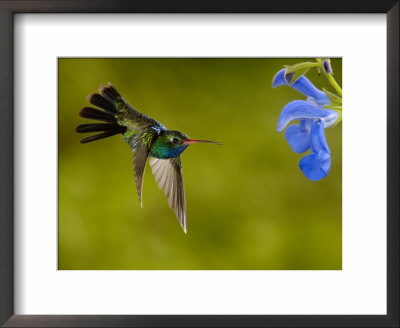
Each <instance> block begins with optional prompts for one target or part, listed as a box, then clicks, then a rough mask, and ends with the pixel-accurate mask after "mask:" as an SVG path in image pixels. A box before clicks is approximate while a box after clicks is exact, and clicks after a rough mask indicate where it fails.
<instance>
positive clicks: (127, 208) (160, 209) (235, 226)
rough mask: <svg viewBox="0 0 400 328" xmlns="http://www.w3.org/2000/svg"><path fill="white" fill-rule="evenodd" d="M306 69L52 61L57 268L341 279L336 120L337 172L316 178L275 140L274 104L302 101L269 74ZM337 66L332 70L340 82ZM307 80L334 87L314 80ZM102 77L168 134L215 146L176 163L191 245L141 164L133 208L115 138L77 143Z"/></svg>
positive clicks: (336, 154)
mask: <svg viewBox="0 0 400 328" xmlns="http://www.w3.org/2000/svg"><path fill="white" fill-rule="evenodd" d="M303 60H304V59H290V58H284V59H271V58H214V59H212V58H201V59H200V58H199V59H197V58H190V59H185V58H181V59H180V58H143V59H142V58H112V59H100V58H99V59H92V58H82V59H80V58H60V59H59V62H58V64H59V66H58V67H59V76H58V79H59V95H58V132H59V134H58V138H59V139H58V147H59V148H58V149H59V152H58V155H59V158H58V160H59V218H58V220H59V224H58V237H59V238H58V241H59V248H58V260H59V269H61V270H65V269H75V270H87V269H92V270H96V269H101V270H104V269H109V270H118V269H122V270H125V269H195V270H201V269H209V270H210V269H212V270H213V269H220V270H224V269H229V270H241V269H264V270H269V269H274V270H275V269H279V270H293V269H295V270H302V269H341V266H342V127H341V124H339V125H338V126H336V127H335V128H330V129H327V130H326V138H327V141H328V144H329V147H330V149H331V153H332V167H331V171H330V173H329V175H328V177H327V178H325V179H323V180H321V181H318V182H312V181H310V180H308V179H307V178H305V177H304V176H303V174H302V172H301V171H300V169H299V167H298V162H299V160H300V159H301V157H302V156H303V155H301V154H296V153H294V152H293V151H292V150H291V149H290V147H289V145H288V144H287V142H286V140H285V138H284V133H283V132H281V133H278V132H277V131H276V125H277V119H278V116H279V113H280V111H281V110H282V108H283V106H284V105H285V104H286V103H288V102H289V101H291V100H294V99H305V97H304V96H302V95H301V94H299V93H297V92H296V91H295V90H293V89H292V88H289V87H279V88H277V89H272V88H271V83H272V78H273V76H274V75H275V73H276V72H277V71H278V70H279V69H281V68H282V67H283V65H293V64H295V63H297V62H300V61H303ZM341 65H342V61H341V59H333V60H332V66H333V70H334V74H335V78H336V80H337V81H338V82H339V83H340V84H341V71H342V69H341ZM307 77H308V78H309V79H310V80H311V81H312V82H313V83H314V84H315V85H316V86H318V87H319V88H320V89H322V87H325V88H327V89H328V90H331V91H333V90H332V89H331V86H330V85H329V83H328V81H327V80H326V78H325V77H324V76H322V75H321V76H319V75H318V73H317V72H316V70H310V71H309V72H308V73H307ZM108 81H110V82H111V83H112V84H114V85H115V86H116V87H117V89H118V90H119V91H120V92H121V93H122V95H123V96H124V97H125V99H126V100H127V101H128V102H129V103H130V104H131V105H132V106H133V107H135V108H136V109H138V110H139V111H141V112H143V113H145V114H147V115H149V116H151V117H153V118H155V119H157V120H158V121H160V122H161V123H163V124H164V125H165V126H167V127H168V128H170V129H176V130H180V131H183V132H185V133H186V134H188V135H189V136H190V137H192V138H198V139H209V140H215V141H220V142H222V143H223V144H224V145H223V146H216V145H207V144H196V145H191V146H190V147H189V148H188V149H187V150H186V151H185V152H184V153H183V154H182V163H183V174H184V182H185V191H186V198H187V217H188V233H187V234H186V235H185V234H184V233H183V231H182V229H181V227H180V225H179V223H178V221H177V219H176V218H175V215H174V213H173V211H172V210H171V209H170V208H169V207H168V204H167V200H166V197H165V196H164V194H163V192H162V191H160V190H159V189H158V187H157V184H156V182H155V180H154V177H153V176H152V174H151V170H150V167H149V165H147V169H146V172H145V177H144V184H143V208H141V207H140V204H139V201H138V197H137V193H136V187H135V182H134V175H133V163H132V154H131V152H130V149H129V146H128V145H127V144H126V143H125V142H123V140H122V138H121V137H120V136H114V137H111V138H108V139H103V140H100V141H96V142H93V143H88V144H80V143H79V140H80V139H81V138H82V135H79V134H77V133H76V132H75V127H76V126H77V125H78V124H80V123H84V122H85V121H86V123H87V122H88V121H87V120H84V119H82V118H80V117H79V116H78V111H79V109H80V108H82V107H84V106H88V103H87V101H86V96H87V95H88V94H90V93H92V92H96V91H97V89H98V87H99V86H100V84H104V83H106V82H108Z"/></svg>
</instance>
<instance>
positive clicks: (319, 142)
mask: <svg viewBox="0 0 400 328" xmlns="http://www.w3.org/2000/svg"><path fill="white" fill-rule="evenodd" d="M285 70H286V69H282V70H280V71H279V72H278V73H277V74H276V75H275V77H274V79H273V82H272V87H277V86H281V85H288V86H291V87H293V88H294V89H296V90H298V91H299V92H301V93H303V94H304V95H305V96H307V97H308V99H307V100H294V101H291V102H290V103H288V104H287V105H286V106H285V107H284V108H283V110H282V112H281V114H280V115H279V119H278V132H280V131H282V130H283V129H284V128H285V127H286V126H287V125H288V124H289V123H290V122H292V121H294V120H298V121H299V124H292V125H290V126H289V127H288V128H287V129H286V131H285V138H286V140H287V141H288V143H289V145H290V147H291V148H292V149H293V151H295V152H296V153H304V152H306V151H307V150H308V149H310V150H311V154H309V155H306V156H304V157H303V158H302V159H301V160H300V163H299V166H300V169H301V171H302V172H303V173H304V175H305V176H306V177H307V178H308V179H310V180H312V181H317V180H320V179H322V178H325V177H326V176H327V174H328V173H329V170H330V167H331V152H330V150H329V147H328V144H327V142H326V139H325V133H324V129H325V128H327V127H330V126H332V125H333V124H334V123H335V122H336V120H337V119H338V117H339V114H338V113H337V112H336V111H334V110H330V109H324V108H325V106H324V105H330V101H329V99H328V97H327V95H326V94H325V93H324V92H322V91H320V90H318V89H317V88H316V87H315V86H314V85H313V84H312V83H311V82H310V80H308V79H307V78H306V77H305V76H301V77H300V78H298V79H297V80H296V81H295V82H294V83H292V84H288V83H287V82H286V80H285V78H284V75H285Z"/></svg>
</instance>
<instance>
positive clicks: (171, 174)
mask: <svg viewBox="0 0 400 328" xmlns="http://www.w3.org/2000/svg"><path fill="white" fill-rule="evenodd" d="M149 162H150V166H151V170H152V172H153V174H154V177H155V178H156V181H157V184H158V187H159V188H160V189H163V190H164V193H165V196H167V199H168V204H169V206H170V207H171V208H172V209H173V210H174V212H175V215H176V217H177V218H178V220H179V223H180V224H181V226H182V228H183V231H184V232H185V233H186V201H185V190H184V189H183V177H182V169H181V168H182V165H181V158H180V156H178V157H174V158H169V159H158V158H154V157H150V160H149Z"/></svg>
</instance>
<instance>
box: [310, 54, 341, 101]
mask: <svg viewBox="0 0 400 328" xmlns="http://www.w3.org/2000/svg"><path fill="white" fill-rule="evenodd" d="M316 61H317V62H318V63H319V65H320V67H321V71H322V72H323V73H324V75H325V76H326V78H327V79H328V81H329V83H330V84H331V85H332V86H333V88H334V89H335V90H336V92H337V94H338V95H339V96H340V97H342V96H343V92H342V88H341V87H340V85H339V84H338V83H337V82H336V80H335V78H334V77H333V75H332V74H331V73H326V72H325V70H324V66H323V64H322V61H321V59H320V58H316Z"/></svg>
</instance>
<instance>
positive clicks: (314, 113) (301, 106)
mask: <svg viewBox="0 0 400 328" xmlns="http://www.w3.org/2000/svg"><path fill="white" fill-rule="evenodd" d="M338 117H339V114H338V113H337V112H336V111H334V110H330V109H320V108H318V107H316V106H314V105H312V104H310V103H309V102H307V101H305V100H294V101H291V102H290V103H288V104H287V105H286V106H285V107H284V108H283V110H282V112H281V114H280V115H279V119H278V132H279V131H282V130H283V129H284V128H285V127H286V125H288V123H290V122H291V121H294V120H302V119H311V120H314V119H322V120H323V121H324V125H325V127H330V126H332V125H333V124H334V123H335V121H336V120H337V118H338Z"/></svg>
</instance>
